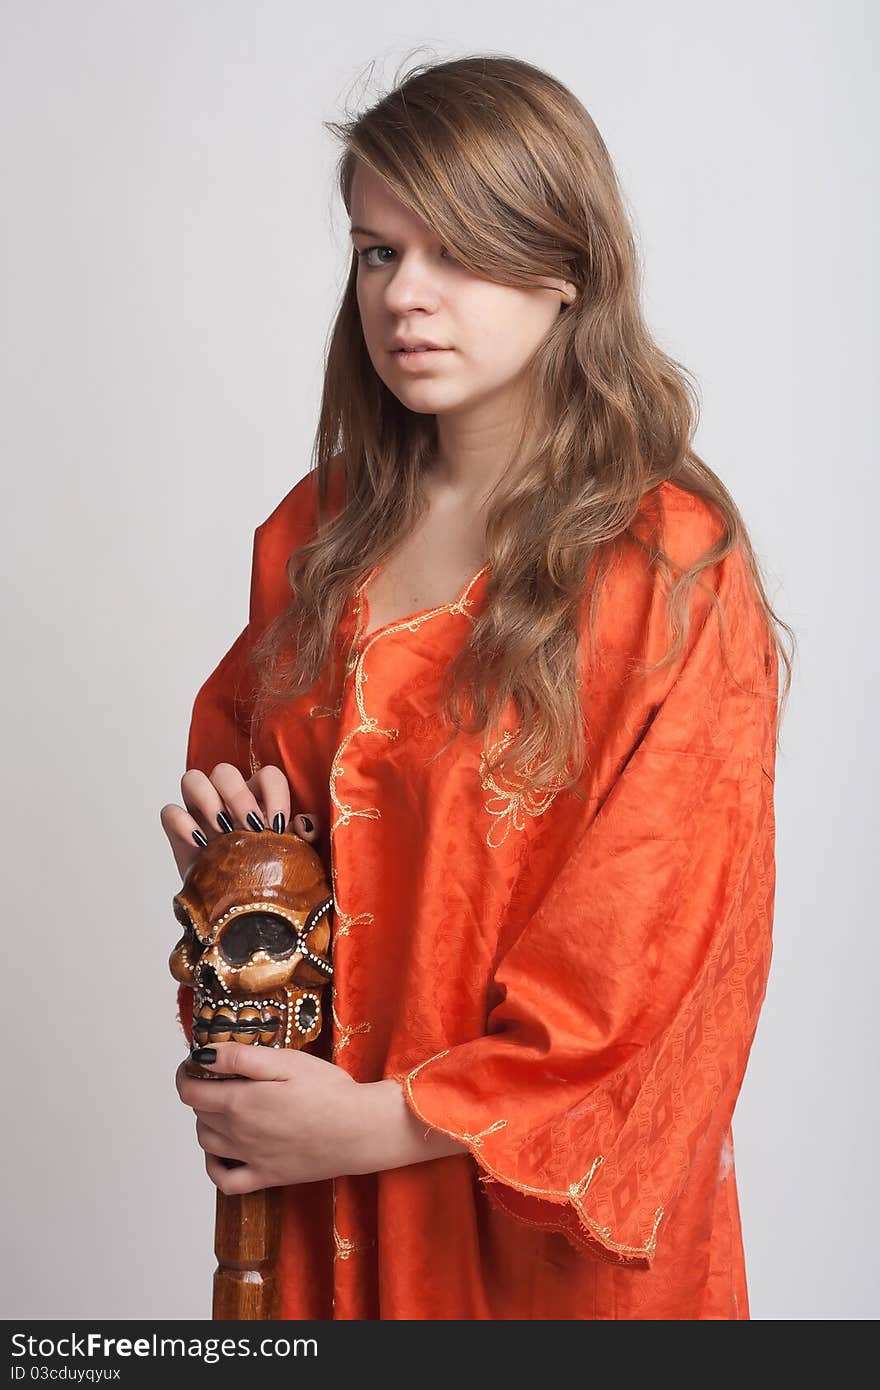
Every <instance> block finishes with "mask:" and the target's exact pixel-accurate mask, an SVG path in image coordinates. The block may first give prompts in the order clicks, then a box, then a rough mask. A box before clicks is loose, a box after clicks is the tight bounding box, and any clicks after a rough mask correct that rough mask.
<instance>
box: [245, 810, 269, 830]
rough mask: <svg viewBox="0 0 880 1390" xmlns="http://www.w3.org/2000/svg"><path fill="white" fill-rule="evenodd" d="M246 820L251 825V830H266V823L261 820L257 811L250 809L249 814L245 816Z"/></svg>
mask: <svg viewBox="0 0 880 1390" xmlns="http://www.w3.org/2000/svg"><path fill="white" fill-rule="evenodd" d="M245 820H246V821H247V823H248V825H249V826H250V828H251V830H265V829H266V827H265V825H264V824H263V822H262V821H261V820H260V817H259V816H258V815H257V813H256V811H248V813H247V815H246V816H245Z"/></svg>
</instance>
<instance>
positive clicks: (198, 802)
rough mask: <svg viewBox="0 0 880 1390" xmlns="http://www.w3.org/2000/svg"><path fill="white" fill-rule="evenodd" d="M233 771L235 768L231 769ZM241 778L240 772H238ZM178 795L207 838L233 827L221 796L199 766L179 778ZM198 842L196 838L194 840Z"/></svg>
mask: <svg viewBox="0 0 880 1390" xmlns="http://www.w3.org/2000/svg"><path fill="white" fill-rule="evenodd" d="M232 770H233V772H236V771H237V770H236V769H235V768H233V769H232ZM238 777H239V778H240V779H241V773H240V772H239V773H238ZM242 780H243V779H242ZM180 795H181V797H182V798H183V804H184V806H185V807H186V809H187V811H188V812H189V814H190V816H191V817H192V819H193V821H194V823H195V824H196V825H197V826H198V827H199V828H200V829H201V830H202V832H203V834H204V835H205V836H206V837H207V839H209V840H213V838H214V836H215V835H220V834H222V833H223V832H224V831H229V830H231V829H233V828H234V827H233V824H232V820H231V818H230V816H229V813H228V811H227V808H226V805H225V803H224V801H223V797H222V796H221V795H220V792H219V791H218V790H217V788H216V786H215V785H214V783H213V782H212V781H211V778H210V777H207V776H206V775H205V773H204V772H202V771H201V770H200V769H199V768H197V767H193V768H190V769H189V771H188V772H185V773H184V774H183V776H182V777H181V779H180ZM196 843H197V844H198V840H196Z"/></svg>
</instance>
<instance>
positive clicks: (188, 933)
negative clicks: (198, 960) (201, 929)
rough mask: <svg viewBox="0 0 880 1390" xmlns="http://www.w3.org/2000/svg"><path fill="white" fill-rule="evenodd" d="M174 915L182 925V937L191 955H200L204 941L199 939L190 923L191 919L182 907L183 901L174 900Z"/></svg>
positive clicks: (203, 947)
mask: <svg viewBox="0 0 880 1390" xmlns="http://www.w3.org/2000/svg"><path fill="white" fill-rule="evenodd" d="M173 906H174V916H175V917H176V918H177V920H178V922H179V923H180V925H181V926H182V927H183V939H184V942H185V943H186V945H187V946H188V947H189V949H190V953H191V955H194V956H200V955H201V954H202V952H203V951H204V949H205V942H204V941H201V940H200V939H199V937H198V935H197V934H196V929H195V927H194V926H193V924H192V919H191V918H190V915H189V913H188V912H187V910H186V908H185V907H184V905H183V903H180V902H178V901H177V900H176V899H175V901H174V904H173Z"/></svg>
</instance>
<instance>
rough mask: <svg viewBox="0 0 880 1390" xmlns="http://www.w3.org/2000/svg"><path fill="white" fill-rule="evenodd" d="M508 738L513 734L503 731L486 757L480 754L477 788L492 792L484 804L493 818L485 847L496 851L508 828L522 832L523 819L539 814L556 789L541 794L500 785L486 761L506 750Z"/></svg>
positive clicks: (556, 792)
mask: <svg viewBox="0 0 880 1390" xmlns="http://www.w3.org/2000/svg"><path fill="white" fill-rule="evenodd" d="M512 738H513V734H512V733H510V731H509V730H506V731H505V732H504V734H503V735H502V736H501V738H500V739H499V740H498V742H497V743H493V744H492V747H491V748H490V750H489V756H488V757H487V755H486V753H485V752H482V753H481V754H480V785H481V786H482V788H483V790H484V791H491V792H493V793H494V795H493V796H489V797H487V798H486V801H485V802H484V810H486V811H488V812H489V815H490V816H496V817H497V819H496V821H495V824H494V825H493V826H492V827H491V828H490V829H489V832H488V834H487V835H486V844H487V845H489V846H490V847H491V848H492V849H498V848H499V846H500V845H503V844H504V841H505V840H506V839H507V837H508V835H509V834H510V828H511V826H513V828H514V829H515V830H523V829H524V828H525V816H526V815H529V816H540V815H542V814H543V813H544V811H546V810H547V807H548V806H549V805H550V804H551V802H552V801H553V799H554V798H555V797H556V796H557V795H558V794H559V787H558V786H557V787H550V788H548V790H546V791H545V792H543V793H541V794H538V793H533V792H531V791H529V789H528V787H525V788H521V789H519V790H511V789H509V788H507V787H503V786H501V784H500V782H499V780H498V776H497V774H495V773H492V772H490V771H489V762H490V758H493V757H494V755H495V754H496V753H498V752H501V751H502V750H503V749H504V748H506V747H507V745H508V744H509V743H510V741H511V739H512Z"/></svg>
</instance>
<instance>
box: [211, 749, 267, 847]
mask: <svg viewBox="0 0 880 1390" xmlns="http://www.w3.org/2000/svg"><path fill="white" fill-rule="evenodd" d="M210 780H211V782H212V783H213V785H214V789H215V791H216V792H217V794H218V795H219V797H220V799H221V801H222V803H223V806H224V807H225V810H226V812H227V813H228V820H229V821H231V822H232V825H231V827H230V826H229V825H224V824H223V818H222V813H221V814H220V815H219V816H218V824H219V825H220V828H221V829H223V830H227V829H238V830H265V829H266V808H265V807H264V806H263V805H262V804H261V802H259V801H258V800H257V798H256V796H255V795H254V793H253V792H252V791H251V789H250V786H249V785H248V783H247V782H246V781H245V780H244V778H243V777H242V775H241V773H240V772H239V770H238V768H237V767H234V766H233V765H232V763H218V764H217V766H216V767H215V768H213V769H212V771H211V779H210Z"/></svg>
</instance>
